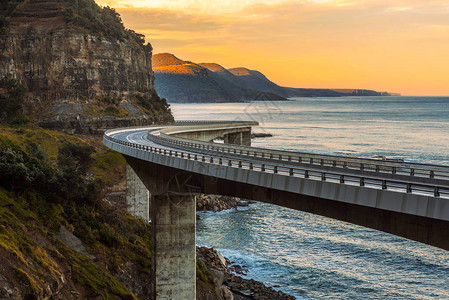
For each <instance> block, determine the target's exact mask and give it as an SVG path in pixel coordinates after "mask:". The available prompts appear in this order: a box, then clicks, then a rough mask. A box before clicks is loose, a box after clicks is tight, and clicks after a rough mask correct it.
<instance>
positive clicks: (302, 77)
mask: <svg viewBox="0 0 449 300" xmlns="http://www.w3.org/2000/svg"><path fill="white" fill-rule="evenodd" d="M113 2H114V1H109V2H105V1H103V3H105V4H108V3H109V4H110V5H111V6H113V7H114V3H113ZM119 2H120V3H121V6H120V7H119V8H118V12H119V13H120V14H121V15H122V18H123V20H124V23H125V25H126V26H127V27H129V28H132V29H134V30H136V31H137V32H141V33H144V34H145V35H146V36H147V38H148V39H149V41H150V42H151V43H152V44H153V47H154V49H155V52H172V53H175V54H176V55H177V56H178V57H180V58H182V59H186V60H192V61H209V62H217V63H220V64H222V65H224V66H227V67H233V66H242V65H243V66H247V67H249V68H252V69H259V70H261V71H263V72H264V73H265V74H267V75H268V76H269V77H270V79H273V80H275V81H277V82H279V83H282V84H285V85H290V86H308V87H355V88H372V89H382V90H390V91H398V92H401V91H404V90H406V89H410V90H413V89H415V93H421V94H423V93H425V92H422V91H421V90H419V89H422V90H426V91H431V92H427V93H429V94H430V93H440V94H441V91H443V90H444V91H447V93H446V94H449V87H448V86H447V78H446V77H447V75H446V71H445V70H447V69H449V59H448V58H447V53H449V38H448V37H449V18H447V13H448V9H449V6H448V4H447V1H438V0H428V1H422V0H364V1H356V0H351V1H338V0H329V1H312V0H298V1H268V0H267V1H263V0H252V1H238V2H239V3H240V4H239V6H238V10H236V9H235V8H234V9H233V10H231V9H229V8H226V5H228V4H229V3H235V2H234V1H229V2H226V1H220V2H219V1H199V0H197V1H183V4H182V5H181V6H180V7H181V8H182V7H189V9H176V8H174V7H171V8H168V7H167V6H165V5H162V4H161V5H160V6H159V7H153V8H151V7H140V8H135V7H134V6H137V5H143V4H144V3H145V2H144V1H140V2H135V1H132V2H131V1H129V2H127V1H119ZM165 2H167V3H169V4H170V3H171V4H170V5H174V4H175V2H176V1H175V0H173V1H164V3H165ZM224 2H226V3H228V4H226V5H225V4H220V3H224ZM151 3H153V4H154V3H156V4H157V3H158V1H152V2H151ZM161 3H162V2H161ZM206 4H208V5H209V6H210V7H209V8H213V9H214V10H215V11H214V13H207V12H206V11H205V10H203V9H200V8H201V6H202V5H206ZM243 4H244V5H243ZM170 5H168V6H170ZM220 5H222V6H220ZM223 5H224V6H223ZM195 7H197V8H198V9H197V10H194V9H193V8H195ZM220 7H221V8H223V9H221V10H220V9H218V8H220ZM432 71H434V72H433V73H432ZM418 90H419V91H418Z"/></svg>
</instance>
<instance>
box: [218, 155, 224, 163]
mask: <svg viewBox="0 0 449 300" xmlns="http://www.w3.org/2000/svg"><path fill="white" fill-rule="evenodd" d="M218 164H219V165H222V164H223V159H222V158H221V157H220V158H219V159H218Z"/></svg>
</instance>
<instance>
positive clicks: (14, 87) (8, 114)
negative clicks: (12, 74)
mask: <svg viewBox="0 0 449 300" xmlns="http://www.w3.org/2000/svg"><path fill="white" fill-rule="evenodd" d="M24 102H25V89H24V87H23V85H22V84H21V83H20V82H19V81H17V80H14V79H9V78H3V79H0V123H1V124H9V125H22V124H25V123H27V122H28V121H27V118H26V116H25V115H24V114H23V107H22V106H23V103H24Z"/></svg>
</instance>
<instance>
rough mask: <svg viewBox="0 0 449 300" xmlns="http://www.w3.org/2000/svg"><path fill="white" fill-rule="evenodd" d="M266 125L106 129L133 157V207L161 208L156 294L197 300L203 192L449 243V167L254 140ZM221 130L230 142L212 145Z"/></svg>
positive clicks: (108, 140)
mask: <svg viewBox="0 0 449 300" xmlns="http://www.w3.org/2000/svg"><path fill="white" fill-rule="evenodd" d="M257 125H258V124H257V123H256V122H231V121H230V122H214V121H203V122H194V121H193V122H188V121H184V122H176V123H175V124H174V125H170V126H149V127H140V128H122V129H114V130H109V131H107V132H106V133H105V134H104V138H103V142H104V144H105V145H106V146H107V147H109V148H111V149H113V150H115V151H118V152H120V153H122V154H123V155H124V157H125V158H126V161H127V164H128V167H127V171H128V172H129V173H128V174H127V181H128V187H129V188H130V189H133V190H134V191H133V193H131V195H132V196H131V198H132V199H131V200H130V205H131V206H132V207H131V209H133V210H134V211H133V212H134V214H135V215H138V216H140V217H142V218H144V219H149V218H150V216H149V214H150V215H151V223H152V226H151V230H152V287H151V291H152V292H151V295H150V298H151V299H156V298H157V299H195V270H196V261H195V223H196V211H195V208H196V205H195V194H197V193H207V194H219V195H228V196H235V197H241V198H245V199H253V200H257V201H262V202H267V203H272V204H276V205H280V206H284V207H288V208H292V209H297V210H301V211H305V212H310V213H314V214H318V215H322V216H326V217H331V218H335V219H339V220H342V221H346V222H350V223H353V224H358V225H361V226H365V227H369V228H373V229H377V230H381V231H385V232H388V233H392V234H395V235H398V236H402V237H405V238H409V239H412V240H416V241H419V242H423V243H426V244H429V245H433V246H436V247H440V248H443V249H447V250H449V167H447V166H438V165H430V164H418V163H409V162H402V161H389V160H375V159H366V158H356V157H342V156H332V155H320V154H310V153H301V152H290V151H280V150H269V149H263V148H255V147H250V144H251V128H252V127H253V126H257ZM218 137H223V139H224V144H220V143H213V142H212V141H213V140H214V139H216V138H218ZM148 191H149V193H150V194H151V200H150V201H149V200H148ZM150 207H151V209H150Z"/></svg>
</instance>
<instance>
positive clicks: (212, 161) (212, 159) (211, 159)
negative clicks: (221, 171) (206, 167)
mask: <svg viewBox="0 0 449 300" xmlns="http://www.w3.org/2000/svg"><path fill="white" fill-rule="evenodd" d="M209 162H210V163H211V164H213V163H214V158H213V157H212V156H211V157H210V161H209Z"/></svg>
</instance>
